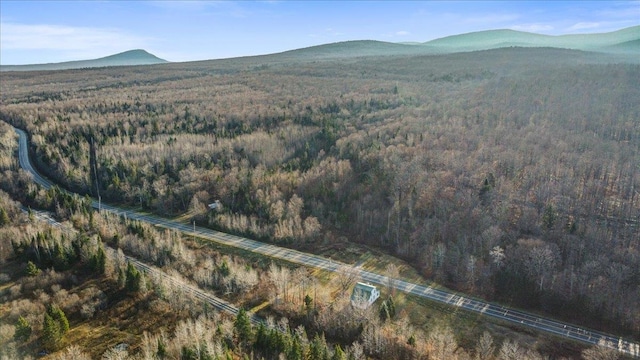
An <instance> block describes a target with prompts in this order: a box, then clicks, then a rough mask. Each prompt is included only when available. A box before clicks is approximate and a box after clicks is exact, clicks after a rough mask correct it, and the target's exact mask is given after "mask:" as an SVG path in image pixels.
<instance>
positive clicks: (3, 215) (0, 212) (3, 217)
mask: <svg viewBox="0 0 640 360" xmlns="http://www.w3.org/2000/svg"><path fill="white" fill-rule="evenodd" d="M9 222H10V220H9V215H8V214H7V210H5V209H4V208H3V207H0V226H5V225H7V224H9Z"/></svg>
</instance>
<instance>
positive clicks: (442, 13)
mask: <svg viewBox="0 0 640 360" xmlns="http://www.w3.org/2000/svg"><path fill="white" fill-rule="evenodd" d="M636 25H640V1H639V0H634V1H611V0H609V1H597V0H588V1H466V2H465V1H404V2H401V1H338V0H333V1H288V0H284V1H125V0H116V1H98V0H94V1H78V0H72V1H56V0H47V1H30V0H19V1H18V0H0V64H2V65H18V64H40V63H50V62H62V61H71V60H85V59H95V58H99V57H103V56H108V55H112V54H116V53H119V52H123V51H127V50H132V49H144V50H147V51H148V52H150V53H152V54H154V55H156V56H158V57H160V58H163V59H166V60H169V61H193V60H208V59H220V58H232V57H239V56H249V55H262V54H270V53H276V52H282V51H286V50H292V49H298V48H303V47H308V46H314V45H320V44H326V43H334V42H339V41H347V40H380V41H389V42H425V41H429V40H433V39H437V38H441V37H445V36H449V35H457V34H463V33H468V32H474V31H481V30H492V29H513V30H520V31H528V32H535V33H539V34H547V35H562V34H576V33H599V32H609V31H615V30H619V29H622V28H626V27H629V26H636Z"/></svg>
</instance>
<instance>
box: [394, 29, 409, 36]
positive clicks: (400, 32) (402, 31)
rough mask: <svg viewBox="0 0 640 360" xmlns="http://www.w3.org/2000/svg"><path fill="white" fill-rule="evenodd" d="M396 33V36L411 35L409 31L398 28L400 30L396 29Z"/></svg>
mask: <svg viewBox="0 0 640 360" xmlns="http://www.w3.org/2000/svg"><path fill="white" fill-rule="evenodd" d="M396 35H397V36H407V35H411V33H410V32H408V31H405V30H400V31H396Z"/></svg>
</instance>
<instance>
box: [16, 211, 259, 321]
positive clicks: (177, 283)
mask: <svg viewBox="0 0 640 360" xmlns="http://www.w3.org/2000/svg"><path fill="white" fill-rule="evenodd" d="M23 211H25V212H26V211H27V210H26V209H23ZM33 213H34V215H35V217H37V218H38V219H40V220H41V221H45V222H47V223H49V224H50V225H53V226H55V227H58V228H61V229H62V230H63V231H65V232H67V233H69V232H74V233H75V231H76V230H75V229H73V228H69V227H65V226H64V225H63V224H61V223H59V222H57V221H56V220H55V219H53V218H52V217H51V216H49V214H47V213H46V212H42V211H33ZM106 250H107V252H109V253H110V254H111V255H112V256H116V251H115V250H114V249H112V248H107V249H106ZM124 258H125V260H126V261H128V262H130V263H131V264H133V266H135V267H136V268H137V269H138V270H140V271H142V272H144V273H145V274H146V275H147V276H149V277H152V278H155V279H158V280H163V281H165V282H167V283H169V284H171V285H172V286H174V287H175V288H177V289H180V291H182V293H184V294H187V295H190V296H191V297H192V298H194V299H197V300H200V301H203V302H205V303H207V304H209V305H211V306H213V308H215V309H217V310H218V311H222V312H226V313H228V314H230V315H233V316H236V315H238V311H239V309H238V308H237V307H235V306H234V305H232V304H230V303H229V302H227V301H225V300H223V299H221V298H219V297H217V296H214V295H212V294H211V293H209V292H207V291H204V290H202V289H201V288H199V287H198V286H195V285H192V284H190V283H188V282H185V281H184V280H182V279H178V278H176V277H173V276H171V275H168V274H167V273H165V272H164V271H162V270H161V269H158V268H157V267H155V266H151V265H148V264H146V263H144V262H142V261H140V260H138V259H136V258H134V257H132V256H128V255H124ZM247 315H248V316H249V319H250V320H251V322H252V323H253V324H256V325H257V324H259V323H265V322H264V320H263V319H262V318H260V317H259V316H257V315H255V314H252V313H250V312H247Z"/></svg>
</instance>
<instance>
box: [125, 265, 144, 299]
mask: <svg viewBox="0 0 640 360" xmlns="http://www.w3.org/2000/svg"><path fill="white" fill-rule="evenodd" d="M141 281H142V274H141V273H140V271H138V269H136V267H135V266H133V264H132V263H128V264H127V272H126V274H125V285H124V287H125V289H127V291H128V292H138V291H140V283H141Z"/></svg>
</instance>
